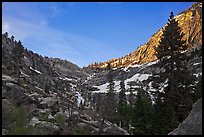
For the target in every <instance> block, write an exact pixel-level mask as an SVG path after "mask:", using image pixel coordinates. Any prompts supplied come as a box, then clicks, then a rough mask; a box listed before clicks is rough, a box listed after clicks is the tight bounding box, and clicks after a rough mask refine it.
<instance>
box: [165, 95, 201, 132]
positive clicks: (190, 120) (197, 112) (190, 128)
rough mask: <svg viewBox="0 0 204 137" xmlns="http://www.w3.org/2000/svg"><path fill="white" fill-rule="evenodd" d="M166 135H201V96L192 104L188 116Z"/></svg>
mask: <svg viewBox="0 0 204 137" xmlns="http://www.w3.org/2000/svg"><path fill="white" fill-rule="evenodd" d="M168 135H202V98H201V99H199V100H198V101H197V102H196V103H194V105H193V109H192V111H191V112H190V114H189V116H188V117H187V118H186V119H185V120H184V121H183V122H182V123H181V124H180V125H179V126H178V128H177V129H175V130H174V131H172V132H170V133H169V134H168Z"/></svg>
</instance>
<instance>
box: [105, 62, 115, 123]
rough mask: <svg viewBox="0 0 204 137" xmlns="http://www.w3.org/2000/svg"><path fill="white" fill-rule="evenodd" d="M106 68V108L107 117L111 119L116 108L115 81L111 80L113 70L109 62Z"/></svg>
mask: <svg viewBox="0 0 204 137" xmlns="http://www.w3.org/2000/svg"><path fill="white" fill-rule="evenodd" d="M107 69H108V75H107V80H108V83H109V85H108V86H107V90H108V93H107V96H106V104H107V105H106V110H107V112H108V115H107V117H109V119H112V118H113V116H114V115H115V113H116V108H117V106H116V105H117V103H116V98H115V97H116V96H115V90H114V88H115V83H114V81H113V70H112V68H111V65H110V63H109V64H108V66H107Z"/></svg>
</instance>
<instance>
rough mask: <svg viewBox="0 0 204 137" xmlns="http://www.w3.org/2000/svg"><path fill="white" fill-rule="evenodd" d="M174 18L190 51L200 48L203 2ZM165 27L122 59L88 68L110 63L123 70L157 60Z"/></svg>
mask: <svg viewBox="0 0 204 137" xmlns="http://www.w3.org/2000/svg"><path fill="white" fill-rule="evenodd" d="M174 18H175V19H176V20H178V23H179V27H180V28H181V31H182V32H183V34H184V36H183V39H184V40H185V41H186V45H188V49H189V50H191V49H192V48H197V47H200V46H201V45H202V2H197V3H194V4H193V5H192V6H191V7H190V8H188V9H187V10H185V11H182V12H181V13H179V14H178V15H176V16H175V17H174ZM164 27H165V26H164ZM164 27H162V28H161V29H159V30H158V31H157V32H156V33H155V34H153V35H152V37H151V38H150V39H149V40H148V41H147V42H146V43H145V44H143V45H140V46H139V47H138V48H137V49H136V50H135V51H134V52H132V53H130V54H128V55H126V56H124V57H121V58H114V59H111V60H108V61H106V62H100V63H95V64H91V65H89V66H88V67H92V68H106V66H107V64H108V63H110V64H111V66H112V67H114V68H121V67H127V66H129V65H135V64H143V63H147V62H152V61H154V60H157V57H156V56H155V52H156V51H155V49H154V48H155V47H156V46H158V44H159V41H160V39H161V37H162V34H163V30H164Z"/></svg>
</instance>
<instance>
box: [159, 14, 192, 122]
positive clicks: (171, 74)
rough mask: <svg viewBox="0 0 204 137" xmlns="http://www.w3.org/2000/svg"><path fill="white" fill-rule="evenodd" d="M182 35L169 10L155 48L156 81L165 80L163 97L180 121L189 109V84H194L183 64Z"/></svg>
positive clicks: (162, 81)
mask: <svg viewBox="0 0 204 137" xmlns="http://www.w3.org/2000/svg"><path fill="white" fill-rule="evenodd" d="M183 36H184V34H183V33H181V29H180V27H179V26H178V22H177V21H176V19H175V18H174V15H173V12H171V14H170V19H168V23H167V26H166V27H165V29H164V31H163V36H162V38H161V40H160V42H159V45H158V47H156V48H155V50H156V52H157V53H156V56H157V58H158V59H159V63H158V64H159V66H160V68H161V72H160V74H159V78H157V81H156V82H157V83H160V84H161V83H165V82H166V84H167V86H166V87H163V88H164V91H165V94H164V98H165V100H166V101H167V102H168V103H170V104H172V106H173V108H174V110H175V112H176V117H177V119H179V121H180V122H182V121H183V120H184V118H185V117H186V114H188V113H189V112H190V110H191V106H192V103H193V102H192V99H191V96H192V95H191V93H192V92H193V88H192V87H190V85H191V84H194V77H193V75H192V73H191V72H189V71H188V69H187V66H186V64H185V63H186V59H185V52H184V51H185V50H186V49H187V45H186V44H185V41H184V40H182V37H183ZM181 106H182V107H181Z"/></svg>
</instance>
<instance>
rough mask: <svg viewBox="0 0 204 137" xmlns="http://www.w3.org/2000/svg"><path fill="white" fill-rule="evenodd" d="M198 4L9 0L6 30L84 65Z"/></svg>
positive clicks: (136, 42)
mask: <svg viewBox="0 0 204 137" xmlns="http://www.w3.org/2000/svg"><path fill="white" fill-rule="evenodd" d="M192 4H193V2H56V3H54V2H16V3H15V2H3V3H2V33H4V32H5V31H7V32H8V33H9V35H14V36H15V39H16V40H21V41H22V43H23V46H24V47H25V48H27V49H29V50H32V51H34V52H36V53H39V54H40V55H42V56H48V57H58V58H61V59H66V60H68V61H71V62H73V63H74V64H77V65H78V66H80V67H83V66H86V65H88V64H90V63H92V62H101V61H107V60H109V59H112V58H118V57H122V56H125V55H127V54H129V53H130V52H133V51H134V50H136V49H137V47H138V46H140V45H142V44H144V43H146V42H147V41H148V39H149V38H150V37H151V36H152V35H153V34H154V33H155V32H156V31H157V30H159V29H160V28H162V27H163V26H164V25H165V24H166V23H167V20H168V18H169V13H170V12H171V11H173V12H174V14H175V15H176V14H178V13H179V12H181V11H183V10H184V9H187V8H189V7H190V6H191V5H192Z"/></svg>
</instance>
